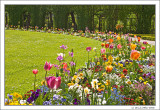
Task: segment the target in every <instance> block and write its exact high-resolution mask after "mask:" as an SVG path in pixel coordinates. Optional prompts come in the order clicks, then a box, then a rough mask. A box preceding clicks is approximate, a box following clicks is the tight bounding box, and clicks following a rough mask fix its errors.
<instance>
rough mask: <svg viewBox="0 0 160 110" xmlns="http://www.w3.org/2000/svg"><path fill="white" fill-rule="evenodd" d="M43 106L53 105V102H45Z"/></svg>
mask: <svg viewBox="0 0 160 110" xmlns="http://www.w3.org/2000/svg"><path fill="white" fill-rule="evenodd" d="M43 105H52V103H51V101H44V102H43Z"/></svg>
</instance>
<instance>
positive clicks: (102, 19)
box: [5, 5, 155, 34]
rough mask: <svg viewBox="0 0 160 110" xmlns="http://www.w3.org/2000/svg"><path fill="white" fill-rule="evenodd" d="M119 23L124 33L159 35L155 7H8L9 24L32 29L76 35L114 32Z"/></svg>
mask: <svg viewBox="0 0 160 110" xmlns="http://www.w3.org/2000/svg"><path fill="white" fill-rule="evenodd" d="M118 21H122V22H123V23H124V28H123V32H125V33H128V32H129V33H141V34H148V33H154V32H155V6H154V5H6V6H5V24H6V25H8V26H11V25H13V26H16V27H18V26H19V27H23V28H27V29H28V28H29V27H33V28H35V26H38V27H39V28H42V27H48V28H49V29H51V28H65V29H70V28H71V27H73V28H74V31H77V30H83V31H84V30H85V27H88V28H89V30H91V31H95V30H97V31H106V30H108V31H109V30H111V31H115V32H116V28H115V25H116V24H117V22H118Z"/></svg>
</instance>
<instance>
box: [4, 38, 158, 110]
mask: <svg viewBox="0 0 160 110" xmlns="http://www.w3.org/2000/svg"><path fill="white" fill-rule="evenodd" d="M156 39H157V37H156ZM158 39H159V38H158ZM156 42H157V41H156ZM2 44H3V43H2ZM156 46H157V44H156ZM2 50H3V49H2ZM158 54H159V53H158ZM156 55H157V54H156ZM158 59H159V58H157V60H158ZM1 64H2V63H1ZM156 64H157V62H156ZM158 64H159V63H158ZM158 70H159V69H158ZM156 83H157V80H156ZM142 107H143V106H142Z"/></svg>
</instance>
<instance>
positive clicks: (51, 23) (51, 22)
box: [49, 12, 53, 28]
mask: <svg viewBox="0 0 160 110" xmlns="http://www.w3.org/2000/svg"><path fill="white" fill-rule="evenodd" d="M49 14H50V25H49V28H51V27H52V28H53V19H52V12H49Z"/></svg>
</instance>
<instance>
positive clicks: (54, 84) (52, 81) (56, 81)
mask: <svg viewBox="0 0 160 110" xmlns="http://www.w3.org/2000/svg"><path fill="white" fill-rule="evenodd" d="M46 81H47V85H48V88H50V89H57V88H59V87H60V85H61V77H57V78H56V77H55V76H49V77H46Z"/></svg>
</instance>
